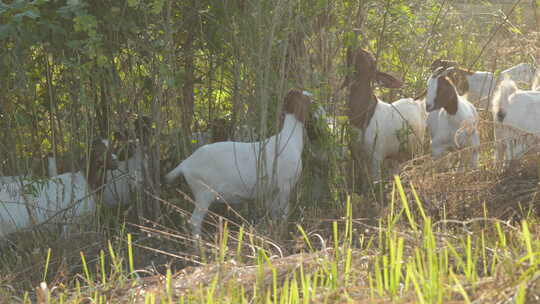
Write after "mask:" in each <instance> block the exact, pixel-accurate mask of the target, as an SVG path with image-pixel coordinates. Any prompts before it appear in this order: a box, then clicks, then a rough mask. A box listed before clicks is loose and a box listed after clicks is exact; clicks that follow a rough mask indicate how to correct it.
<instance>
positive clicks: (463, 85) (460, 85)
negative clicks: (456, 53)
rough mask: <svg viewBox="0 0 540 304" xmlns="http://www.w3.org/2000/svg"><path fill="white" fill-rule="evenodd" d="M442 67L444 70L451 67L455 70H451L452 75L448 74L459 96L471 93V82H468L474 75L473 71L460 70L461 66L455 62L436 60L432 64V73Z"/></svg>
mask: <svg viewBox="0 0 540 304" xmlns="http://www.w3.org/2000/svg"><path fill="white" fill-rule="evenodd" d="M440 67H442V68H443V69H444V70H446V69H448V68H450V67H453V68H454V69H452V70H451V72H450V73H448V77H449V78H450V79H451V80H452V82H453V83H454V85H455V86H456V89H457V91H458V92H459V95H463V94H465V93H467V92H469V82H468V81H467V76H470V75H472V74H474V72H473V71H469V70H467V69H464V68H460V67H459V64H458V63H457V62H456V61H453V60H444V59H436V60H435V61H433V63H432V64H431V72H435V70H437V68H440Z"/></svg>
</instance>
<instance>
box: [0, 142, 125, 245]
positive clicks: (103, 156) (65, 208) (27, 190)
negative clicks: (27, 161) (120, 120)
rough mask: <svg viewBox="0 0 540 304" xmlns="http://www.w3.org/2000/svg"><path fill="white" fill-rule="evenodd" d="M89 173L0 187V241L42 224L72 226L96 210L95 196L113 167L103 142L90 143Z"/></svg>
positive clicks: (105, 144) (23, 181) (113, 164)
mask: <svg viewBox="0 0 540 304" xmlns="http://www.w3.org/2000/svg"><path fill="white" fill-rule="evenodd" d="M86 165H87V167H88V170H84V171H79V172H76V173H65V174H60V175H58V176H56V177H54V178H50V179H46V180H21V181H17V182H13V183H7V184H3V185H0V237H5V236H7V235H8V234H10V233H12V232H15V231H17V230H19V229H24V228H30V227H31V226H33V225H39V224H42V223H45V222H65V221H67V222H70V223H73V222H75V221H76V219H77V218H78V217H80V216H84V215H87V214H89V213H91V212H93V211H94V210H95V208H96V198H95V197H94V192H95V191H97V190H100V188H101V187H102V185H103V183H104V180H105V177H104V175H105V170H106V169H112V168H115V167H116V163H115V162H114V161H113V156H112V154H111V152H110V150H109V144H108V141H106V140H96V141H94V142H93V143H92V146H91V149H90V153H89V159H88V163H87V164H86Z"/></svg>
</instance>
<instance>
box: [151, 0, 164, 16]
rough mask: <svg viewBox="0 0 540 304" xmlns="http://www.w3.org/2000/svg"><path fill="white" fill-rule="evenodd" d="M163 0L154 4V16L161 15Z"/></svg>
mask: <svg viewBox="0 0 540 304" xmlns="http://www.w3.org/2000/svg"><path fill="white" fill-rule="evenodd" d="M163 2H164V1H163V0H154V2H153V3H152V10H151V11H152V14H155V15H157V14H159V13H161V10H162V9H163Z"/></svg>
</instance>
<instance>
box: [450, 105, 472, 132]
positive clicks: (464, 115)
mask: <svg viewBox="0 0 540 304" xmlns="http://www.w3.org/2000/svg"><path fill="white" fill-rule="evenodd" d="M448 116H449V117H450V118H449V121H450V123H451V124H452V125H454V126H455V127H457V128H459V127H460V126H461V124H462V123H463V121H464V120H470V119H471V117H469V116H470V115H469V113H468V112H467V109H465V106H464V104H463V101H462V100H461V98H460V97H458V98H457V110H456V112H455V114H450V115H448Z"/></svg>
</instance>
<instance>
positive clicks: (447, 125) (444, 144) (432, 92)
mask: <svg viewBox="0 0 540 304" xmlns="http://www.w3.org/2000/svg"><path fill="white" fill-rule="evenodd" d="M436 73H437V71H436V72H435V73H434V75H436ZM444 76H445V73H444V72H443V73H442V75H439V76H431V77H430V78H429V79H428V81H427V95H426V110H427V111H428V112H429V113H428V118H427V126H428V129H429V132H430V136H431V151H432V152H431V154H432V156H433V158H435V159H438V158H440V157H441V156H442V155H443V153H444V152H446V151H447V150H456V149H462V148H464V147H473V151H472V157H471V160H470V162H469V166H471V167H476V166H477V164H478V147H479V146H480V137H479V134H478V130H477V123H478V113H477V111H476V108H475V107H474V105H473V104H471V103H470V102H469V101H468V100H467V99H466V98H465V97H463V96H459V94H457V90H456V88H455V87H454V85H453V84H452V83H450V82H448V84H450V85H451V87H452V89H453V90H454V92H455V94H456V96H457V111H456V113H455V114H454V115H451V114H450V113H448V112H447V111H446V110H445V109H444V108H440V109H439V107H438V105H436V100H435V97H436V96H437V91H438V90H439V88H438V86H439V78H440V77H444ZM463 164H464V163H463V161H462V163H461V165H463Z"/></svg>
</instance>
